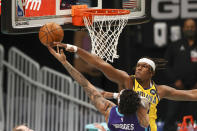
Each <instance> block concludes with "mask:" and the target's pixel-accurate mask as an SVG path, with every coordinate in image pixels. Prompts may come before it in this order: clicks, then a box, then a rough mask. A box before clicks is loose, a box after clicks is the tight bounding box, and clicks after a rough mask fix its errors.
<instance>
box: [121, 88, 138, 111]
mask: <svg viewBox="0 0 197 131" xmlns="http://www.w3.org/2000/svg"><path fill="white" fill-rule="evenodd" d="M139 105H140V98H139V96H138V94H137V93H136V92H135V91H133V90H131V89H125V90H124V91H123V92H122V94H121V95H120V101H119V105H118V109H119V111H120V113H121V114H124V115H132V114H134V113H136V111H137V109H138V107H139Z"/></svg>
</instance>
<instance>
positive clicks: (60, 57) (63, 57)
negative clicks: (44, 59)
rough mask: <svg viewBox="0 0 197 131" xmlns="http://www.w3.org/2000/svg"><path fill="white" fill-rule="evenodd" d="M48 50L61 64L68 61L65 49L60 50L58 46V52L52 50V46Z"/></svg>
mask: <svg viewBox="0 0 197 131" xmlns="http://www.w3.org/2000/svg"><path fill="white" fill-rule="evenodd" d="M48 50H49V52H50V53H51V54H52V55H53V56H54V57H55V58H56V59H57V60H59V61H60V62H61V63H62V62H65V61H67V60H66V55H65V54H64V51H63V49H59V47H58V46H57V52H56V51H55V50H54V49H53V48H52V46H48Z"/></svg>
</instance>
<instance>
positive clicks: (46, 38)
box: [39, 22, 64, 46]
mask: <svg viewBox="0 0 197 131" xmlns="http://www.w3.org/2000/svg"><path fill="white" fill-rule="evenodd" d="M63 37H64V31H63V29H62V27H61V26H60V25H58V24H56V23H54V22H51V23H47V24H45V25H44V26H42V27H41V28H40V31H39V39H40V41H41V43H42V44H44V45H45V46H49V45H50V44H52V43H53V42H61V41H62V40H63Z"/></svg>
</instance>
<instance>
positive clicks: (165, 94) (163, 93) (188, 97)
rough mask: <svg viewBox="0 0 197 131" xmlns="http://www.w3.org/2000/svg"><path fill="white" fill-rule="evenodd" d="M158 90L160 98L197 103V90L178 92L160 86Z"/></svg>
mask: <svg viewBox="0 0 197 131" xmlns="http://www.w3.org/2000/svg"><path fill="white" fill-rule="evenodd" d="M157 89H158V94H159V97H160V98H166V99H169V100H176V101H197V89H193V90H176V89H175V88H172V87H169V86H166V85H158V86H157Z"/></svg>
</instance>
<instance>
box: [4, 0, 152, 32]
mask: <svg viewBox="0 0 197 131" xmlns="http://www.w3.org/2000/svg"><path fill="white" fill-rule="evenodd" d="M121 3H122V7H121V8H123V9H129V10H131V15H130V17H129V22H128V24H138V23H143V22H145V21H147V20H148V18H150V14H149V12H150V11H149V10H150V9H149V8H150V6H149V5H150V0H121ZM84 4H87V5H88V7H89V8H96V9H102V8H103V7H102V0H4V1H2V18H1V21H2V22H1V23H2V25H1V26H2V28H1V29H2V32H3V33H8V34H21V33H31V32H38V31H39V28H40V27H41V26H42V25H44V24H45V23H47V22H56V23H58V24H60V25H61V26H62V27H63V29H64V30H78V29H80V28H85V27H76V26H73V25H72V17H71V6H72V5H84Z"/></svg>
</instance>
